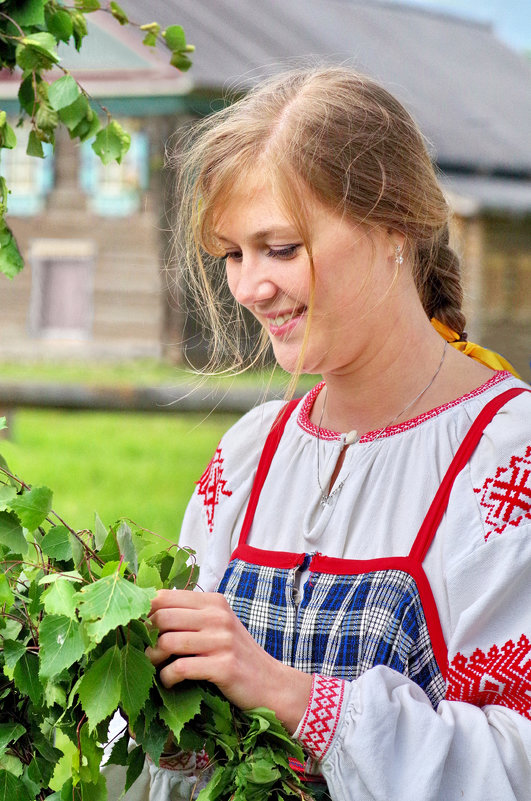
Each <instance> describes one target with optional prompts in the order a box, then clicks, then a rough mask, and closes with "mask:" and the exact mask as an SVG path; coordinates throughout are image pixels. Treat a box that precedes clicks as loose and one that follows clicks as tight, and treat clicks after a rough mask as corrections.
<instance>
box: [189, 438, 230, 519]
mask: <svg viewBox="0 0 531 801" xmlns="http://www.w3.org/2000/svg"><path fill="white" fill-rule="evenodd" d="M223 473H224V470H223V453H222V448H221V443H220V444H219V445H218V447H217V448H216V452H215V454H214V456H213V457H212V459H211V460H210V462H209V463H208V465H207V468H206V470H205V472H204V473H203V475H202V476H201V478H200V479H199V481H197V482H196V484H197V495H198V496H199V498H200V499H201V500H202V503H203V507H204V512H205V516H206V521H207V528H208V531H209V533H210V534H212V531H213V528H214V515H215V512H216V507H217V505H218V503H219V502H220V499H221V497H222V496H223V495H224V496H225V497H227V498H230V496H231V495H232V490H230V489H229V487H228V484H227V481H226V479H225V478H224V475H223Z"/></svg>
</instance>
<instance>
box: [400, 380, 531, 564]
mask: <svg viewBox="0 0 531 801" xmlns="http://www.w3.org/2000/svg"><path fill="white" fill-rule="evenodd" d="M521 392H531V390H528V389H524V388H523V387H522V388H516V387H515V388H514V389H508V390H507V391H506V392H502V393H501V395H497V396H496V397H495V398H493V399H492V400H491V401H489V403H487V405H486V406H485V407H484V408H483V409H482V410H481V412H480V413H479V414H478V416H477V417H476V419H475V420H474V422H473V423H472V425H471V426H470V429H469V430H468V433H467V435H466V436H465V438H464V440H463V441H462V443H461V445H460V446H459V449H458V451H457V453H456V454H455V456H454V458H453V460H452V462H451V464H450V467H449V468H448V470H447V471H446V475H445V476H444V478H443V480H442V482H441V485H440V487H439V489H438V490H437V492H436V494H435V497H434V499H433V501H432V503H431V506H430V508H429V509H428V514H427V515H426V517H425V518H424V520H423V522H422V525H421V527H420V529H419V532H418V534H417V536H416V538H415V542H414V543H413V547H412V548H411V551H410V554H409V555H410V557H411V558H412V559H414V560H415V561H418V562H420V563H422V562H423V561H424V557H425V556H426V554H427V552H428V548H429V547H430V545H431V543H432V540H433V538H434V536H435V533H436V532H437V529H438V528H439V524H440V522H441V519H442V516H443V514H444V512H445V511H446V507H447V506H448V499H449V497H450V492H451V490H452V487H453V484H454V481H455V479H456V477H457V475H458V474H459V473H460V472H461V470H462V469H463V467H464V466H465V465H466V464H467V462H468V460H469V459H470V457H471V456H472V453H473V452H474V450H475V449H476V446H477V444H478V442H479V440H480V439H481V435H482V434H483V431H484V429H485V427H486V426H487V425H488V424H489V423H490V421H491V420H492V418H493V417H494V415H495V414H496V412H498V411H499V410H500V409H501V408H502V406H505V404H506V403H507V402H508V401H510V400H511V399H512V398H514V397H516V396H517V395H520V393H521Z"/></svg>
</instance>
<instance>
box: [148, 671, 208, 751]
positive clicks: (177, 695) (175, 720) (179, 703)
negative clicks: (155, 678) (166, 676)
mask: <svg viewBox="0 0 531 801" xmlns="http://www.w3.org/2000/svg"><path fill="white" fill-rule="evenodd" d="M157 690H158V691H159V694H160V697H161V698H162V701H163V702H164V706H163V707H162V709H161V710H160V711H159V715H160V717H161V718H162V720H163V721H164V723H165V724H166V725H167V726H168V728H169V729H170V730H171V731H172V732H173V734H174V736H175V739H176V740H178V739H179V735H180V733H181V729H182V728H183V726H184V725H185V724H186V723H188V722H189V721H190V720H192V718H194V717H195V716H196V715H197V714H198V713H199V711H200V710H201V701H202V699H203V694H202V690H201V688H200V687H198V686H197V685H193V684H192V685H186V686H183V685H178V686H176V687H174V688H172V689H171V690H167V689H166V688H165V687H163V686H162V685H160V684H157Z"/></svg>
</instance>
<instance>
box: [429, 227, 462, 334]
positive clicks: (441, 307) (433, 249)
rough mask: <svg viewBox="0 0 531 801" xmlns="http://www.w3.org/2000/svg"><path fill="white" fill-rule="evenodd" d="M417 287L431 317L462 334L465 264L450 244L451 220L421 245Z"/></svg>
mask: <svg viewBox="0 0 531 801" xmlns="http://www.w3.org/2000/svg"><path fill="white" fill-rule="evenodd" d="M417 289H418V292H419V295H420V298H421V300H422V305H423V306H424V310H425V311H426V314H427V315H428V317H429V318H430V319H431V318H432V317H436V318H437V320H439V321H440V322H441V323H444V324H445V325H447V326H448V327H449V328H451V329H452V330H453V331H456V332H457V333H458V334H459V335H460V336H461V335H462V334H463V331H464V328H465V316H464V314H463V312H462V310H461V305H462V302H463V287H462V285H461V268H460V262H459V257H458V256H457V254H456V252H455V251H454V250H453V249H452V248H451V247H450V245H449V231H448V224H446V225H445V226H444V228H443V229H442V230H441V233H440V235H439V237H438V238H437V240H436V241H435V242H433V243H432V244H431V245H430V246H428V247H422V245H420V244H419V245H418V246H417Z"/></svg>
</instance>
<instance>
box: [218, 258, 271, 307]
mask: <svg viewBox="0 0 531 801" xmlns="http://www.w3.org/2000/svg"><path fill="white" fill-rule="evenodd" d="M227 283H228V285H229V289H230V291H231V293H232V295H233V296H234V298H235V299H236V300H237V301H238V303H240V304H241V305H242V306H246V307H247V308H252V307H253V306H254V305H256V304H257V303H263V302H264V301H267V300H271V299H272V298H274V297H275V295H276V293H277V291H278V287H277V286H276V284H275V283H274V281H272V280H271V278H270V277H269V271H268V269H267V266H266V265H264V264H263V263H262V260H261V259H259V258H256V259H255V258H252V257H248V256H245V255H243V256H242V258H241V261H240V262H236V263H235V264H231V263H230V260H228V261H227Z"/></svg>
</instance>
